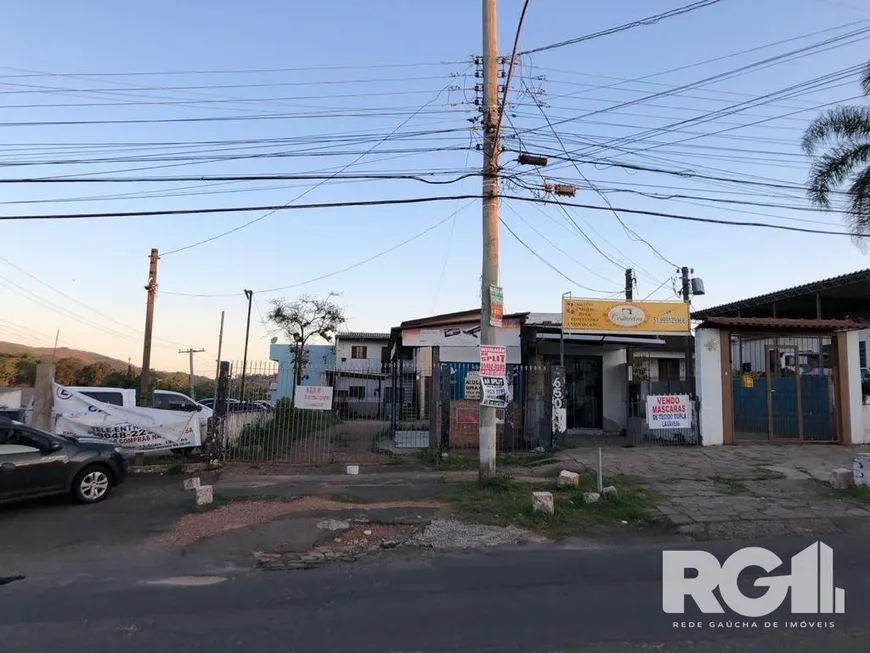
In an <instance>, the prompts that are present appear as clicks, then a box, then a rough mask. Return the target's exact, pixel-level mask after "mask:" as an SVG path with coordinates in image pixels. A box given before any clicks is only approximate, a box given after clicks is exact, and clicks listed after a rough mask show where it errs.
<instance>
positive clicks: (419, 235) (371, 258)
mask: <svg viewBox="0 0 870 653" xmlns="http://www.w3.org/2000/svg"><path fill="white" fill-rule="evenodd" d="M449 199H455V200H462V199H470V200H472V201H476V200H478V199H480V198H479V196H477V195H465V196H458V197H452V198H449ZM287 208H295V207H287ZM463 208H464V207H463ZM460 210H461V209H460ZM453 217H454V215H453V214H450V215H448V216H447V217H446V218H444V219H443V220H439V221H438V222H436V223H435V224H433V225H431V226H430V227H427V228H426V229H424V230H423V231H420V232H418V233H417V234H415V235H413V236H411V237H410V238H406V239H405V240H403V241H402V242H400V243H396V244H395V245H393V246H392V247H388V248H387V249H385V250H382V251H380V252H378V253H377V254H374V255H372V256H369V257H367V258H364V259H362V260H361V261H357V262H356V263H353V264H351V265H349V266H347V267H344V268H341V269H340V270H335V271H333V272H328V273H327V274H322V275H320V276H317V277H314V278H313V279H308V280H306V281H300V282H299V283H294V284H290V285H289V286H279V287H277V288H267V289H265V290H257V291H255V295H254V296H256V293H261V294H262V293H271V292H279V291H282V290H289V289H291V288H298V287H300V286H306V285H308V284H311V283H315V282H317V281H322V280H323V279H328V278H330V277H334V276H336V275H338V274H342V273H344V272H349V271H350V270H354V269H356V268H358V267H360V266H362V265H365V264H366V263H370V262H371V261H374V260H376V259H379V258H381V257H382V256H386V255H387V254H389V253H391V252H394V251H396V250H397V249H399V248H400V247H404V246H405V245H407V244H409V243H412V242H414V241H415V240H417V239H419V238H422V237H423V236H425V235H426V234H428V233H430V232H431V231H434V230H435V229H437V228H438V227H440V226H441V225H443V224H446V223H447V222H449V221H450V220H452V219H453ZM160 292H161V293H162V294H164V295H176V296H180V297H235V296H236V295H237V294H238V293H217V294H208V293H206V294H201V293H182V292H168V291H165V290H161V291H160Z"/></svg>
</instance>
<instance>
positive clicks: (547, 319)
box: [526, 313, 562, 326]
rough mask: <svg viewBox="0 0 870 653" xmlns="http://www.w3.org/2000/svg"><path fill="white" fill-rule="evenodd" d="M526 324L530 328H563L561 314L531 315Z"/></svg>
mask: <svg viewBox="0 0 870 653" xmlns="http://www.w3.org/2000/svg"><path fill="white" fill-rule="evenodd" d="M526 324H527V325H529V326H561V325H562V314H561V313H529V315H528V317H527V318H526Z"/></svg>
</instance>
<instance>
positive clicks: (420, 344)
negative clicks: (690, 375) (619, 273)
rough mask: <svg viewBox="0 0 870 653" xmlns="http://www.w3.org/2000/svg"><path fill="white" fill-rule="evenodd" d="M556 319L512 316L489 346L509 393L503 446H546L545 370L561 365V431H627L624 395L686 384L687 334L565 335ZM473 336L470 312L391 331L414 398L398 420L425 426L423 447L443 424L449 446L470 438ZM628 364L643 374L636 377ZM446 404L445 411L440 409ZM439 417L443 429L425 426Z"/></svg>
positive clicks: (475, 403)
mask: <svg viewBox="0 0 870 653" xmlns="http://www.w3.org/2000/svg"><path fill="white" fill-rule="evenodd" d="M561 321H562V316H561V314H559V313H513V314H510V315H505V316H504V318H503V320H502V326H501V327H499V328H497V329H496V344H498V345H502V346H504V347H505V349H506V354H507V371H508V375H507V376H508V388H509V396H510V398H509V406H508V409H507V411H506V412H505V413H504V414H501V413H500V414H499V418H498V419H499V428H500V429H501V430H499V434H500V435H499V438H500V442H502V444H503V448H508V447H511V446H518V443H519V440H522V441H523V443H524V445H525V446H538V445H540V444H544V443H549V442H550V441H551V437H552V431H553V426H552V424H553V422H552V415H551V408H550V403H551V386H552V384H553V382H554V381H553V378H552V376H551V374H552V370H553V369H554V367H555V366H559V365H561V364H562V363H563V362H564V366H565V393H564V395H565V396H564V399H565V409H566V417H567V424H566V426H567V429H568V432H569V433H577V434H583V433H588V434H600V433H617V434H619V433H621V434H625V432H626V430H627V429H628V428H629V426H630V418H631V397H632V394H631V393H632V392H633V393H634V398H635V401H636V402H640V401H642V398H643V397H645V396H646V394H648V393H650V392H651V391H652V390H656V389H657V387H658V386H657V384H659V383H660V382H663V383H665V384H666V385H668V386H669V387H670V390H671V391H672V392H677V391H679V390H681V389H682V386H680V385H679V384H680V383H681V382H682V383H684V384H685V373H686V364H685V351H686V339H687V336H679V337H673V336H667V337H652V336H646V337H645V336H642V335H633V334H629V335H620V334H612V335H601V334H583V333H563V332H562V324H561ZM684 321H685V320H684ZM479 331H480V311H479V310H477V309H475V310H471V311H463V312H458V313H449V314H444V315H436V316H432V317H428V318H421V319H416V320H408V321H405V322H402V324H401V325H399V326H398V327H396V328H394V329H393V330H392V340H391V349H390V352H391V353H390V355H391V361H392V364H393V366H394V367H395V368H396V371H397V373H398V374H401V375H402V376H403V378H404V379H405V382H404V383H405V387H404V389H405V392H410V393H412V401H411V402H410V406H409V408H410V410H411V412H412V415H410V416H409V415H407V413H403V414H401V415H400V417H399V419H409V418H410V419H416V420H419V421H426V422H428V426H429V427H432V428H430V433H431V435H432V437H431V438H430V445H431V446H436V445H437V444H438V442H437V438H438V437H442V436H439V435H436V434H434V433H432V432H433V431H441V430H444V429H443V428H442V427H443V425H449V427H447V428H446V431H449V438H450V440H451V442H450V443H448V444H450V445H456V444H457V441H458V442H460V443H470V442H471V441H472V440H473V439H474V437H476V429H477V412H478V408H479V391H480V390H479V376H477V375H478V371H477V370H478V367H479V351H478V345H479V344H480V339H479ZM689 342H691V338H690V337H689ZM632 359H634V360H636V361H637V362H638V363H639V364H640V363H642V365H643V369H644V372H643V374H640V369H639V370H638V371H639V374H638V377H637V378H636V379H634V380H632V377H631V371H630V369H629V365H628V361H629V360H632ZM403 361H404V367H403ZM406 370H411V371H412V372H411V374H410V375H408V374H407V371H406ZM650 382H652V386H656V387H651V384H650ZM445 405H446V406H449V409H447V410H444V411H443V412H442V413H439V411H438V408H439V407H442V409H443V407H444V406H445ZM437 420H440V424H441V425H442V426H438V427H433V422H434V421H437ZM472 430H473V435H472V434H471V431H472ZM465 431H468V433H465ZM457 434H459V435H457ZM463 434H464V435H463ZM442 444H444V443H443V442H442Z"/></svg>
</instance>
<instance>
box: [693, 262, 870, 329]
mask: <svg viewBox="0 0 870 653" xmlns="http://www.w3.org/2000/svg"><path fill="white" fill-rule="evenodd" d="M862 281H870V269H865V270H858V271H857V272H849V273H847V274H841V275H839V276H836V277H829V278H828V279H822V280H820V281H813V282H812V283H805V284H802V285H800V286H792V287H791V288H785V289H783V290H776V291H774V292H770V293H767V294H765V295H756V296H755V297H749V298H748V299H741V300H738V301H736V302H729V303H727V304H720V305H719V306H711V307H710V308H701V309H698V310H697V311H695V312H693V313H692V318H693V319H699V320H702V319H704V318H705V317H706V316H708V315H715V314H716V313H729V312H731V311H736V310H737V309H739V308H749V307H751V306H760V305H763V304H768V303H770V302H775V301H779V300H783V299H788V298H791V297H799V296H800V295H808V294H812V293H817V292H823V291H825V290H830V289H831V288H836V287H839V286H848V285H850V284H853V283H861V282H862Z"/></svg>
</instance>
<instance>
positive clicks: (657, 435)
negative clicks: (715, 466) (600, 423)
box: [626, 394, 701, 445]
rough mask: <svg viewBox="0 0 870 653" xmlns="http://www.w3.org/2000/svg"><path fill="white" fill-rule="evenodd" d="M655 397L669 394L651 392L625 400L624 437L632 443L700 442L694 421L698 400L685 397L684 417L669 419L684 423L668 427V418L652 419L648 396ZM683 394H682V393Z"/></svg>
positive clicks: (668, 443)
mask: <svg viewBox="0 0 870 653" xmlns="http://www.w3.org/2000/svg"><path fill="white" fill-rule="evenodd" d="M655 396H669V397H673V396H674V395H673V394H664V395H651V396H650V397H643V398H642V399H639V400H636V401H629V402H628V427H627V429H626V431H627V435H628V437H629V438H630V439H631V442H632V444H634V445H649V444H652V445H699V444H701V429H700V423H699V420H698V415H699V414H700V413H699V411H700V408H701V403H700V401H698V400H691V399H690V400H689V402H688V405H687V407H688V409H689V410H688V415H686V416H685V420H684V419H682V418H677V419H675V420H671V421H672V422H675V423H676V422H682V423H684V424H685V423H686V421H687V422H688V426H682V427H681V426H669V425H668V424H669V422H668V421H659V420H657V419H652V412H653V409H652V408H651V404H652V403H654V402H650V401H648V399H650V398H652V397H655ZM683 396H685V395H683Z"/></svg>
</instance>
